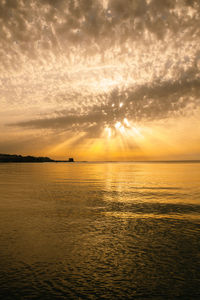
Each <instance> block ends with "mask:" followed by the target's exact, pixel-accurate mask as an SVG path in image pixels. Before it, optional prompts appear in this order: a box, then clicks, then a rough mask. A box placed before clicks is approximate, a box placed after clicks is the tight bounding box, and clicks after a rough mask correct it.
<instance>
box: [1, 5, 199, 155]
mask: <svg viewBox="0 0 200 300" xmlns="http://www.w3.org/2000/svg"><path fill="white" fill-rule="evenodd" d="M199 38H200V2H199V1H198V0H174V1H172V0H126V1H124V0H102V1H100V0H93V1H92V0H69V1H64V0H57V1H56V0H54V1H53V0H52V1H51V0H40V1H39V0H38V1H37V0H31V1H25V0H7V1H5V0H0V126H1V129H2V131H4V132H6V131H7V132H9V131H10V130H11V128H12V130H14V129H13V128H15V130H16V132H19V131H23V130H26V132H27V135H28V132H29V128H30V132H32V130H33V129H34V130H36V131H37V132H39V131H41V130H54V131H56V133H57V135H58V134H60V133H61V132H63V131H64V130H66V131H68V132H71V133H73V132H76V133H80V132H84V133H85V135H84V137H85V138H88V137H90V138H93V137H96V138H98V137H100V136H101V135H102V132H103V130H104V129H105V128H107V127H110V128H115V125H116V123H117V122H123V120H124V119H128V120H129V121H130V122H132V123H137V124H143V123H144V122H154V121H155V122H157V121H159V120H164V119H167V118H169V117H170V118H174V119H176V118H178V117H180V116H185V118H188V117H190V116H192V115H193V114H194V113H195V111H198V109H199V104H200V103H199V102H200V92H199V86H200V44H199ZM11 125H12V126H11ZM35 134H36V135H37V134H39V133H35ZM40 135H41V134H39V136H40ZM1 137H2V139H3V141H5V145H6V143H8V142H7V140H4V137H3V135H1ZM83 139H84V138H83ZM38 141H39V139H38ZM23 145H24V144H23ZM5 147H6V146H4V148H5ZM9 147H10V146H9ZM9 147H8V149H10V148H9ZM23 147H24V146H23Z"/></svg>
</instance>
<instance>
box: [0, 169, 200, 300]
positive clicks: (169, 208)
mask: <svg viewBox="0 0 200 300" xmlns="http://www.w3.org/2000/svg"><path fill="white" fill-rule="evenodd" d="M199 224H200V164H197V163H196V164H195V163H194V164H184V163H176V164H169V163H168V164H166V163H165V164H164V163H160V164H158V163H154V164H153V163H146V164H145V163H96V164H95V163H74V164H73V163H72V164H64V163H57V164H56V163H55V164H51V163H44V164H0V298H1V299H199V298H200V271H199V270H200V235H199V233H200V226H199Z"/></svg>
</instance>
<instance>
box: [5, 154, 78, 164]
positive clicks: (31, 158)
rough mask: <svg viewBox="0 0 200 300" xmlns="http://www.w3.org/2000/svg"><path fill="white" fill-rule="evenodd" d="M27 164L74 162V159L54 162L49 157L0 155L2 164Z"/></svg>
mask: <svg viewBox="0 0 200 300" xmlns="http://www.w3.org/2000/svg"><path fill="white" fill-rule="evenodd" d="M9 162H15V163H20V162H23V163H26V162H34V163H41V162H74V159H73V158H69V159H68V160H53V159H51V158H49V157H35V156H30V155H28V156H22V155H16V154H13V155H12V154H0V163H9Z"/></svg>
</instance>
